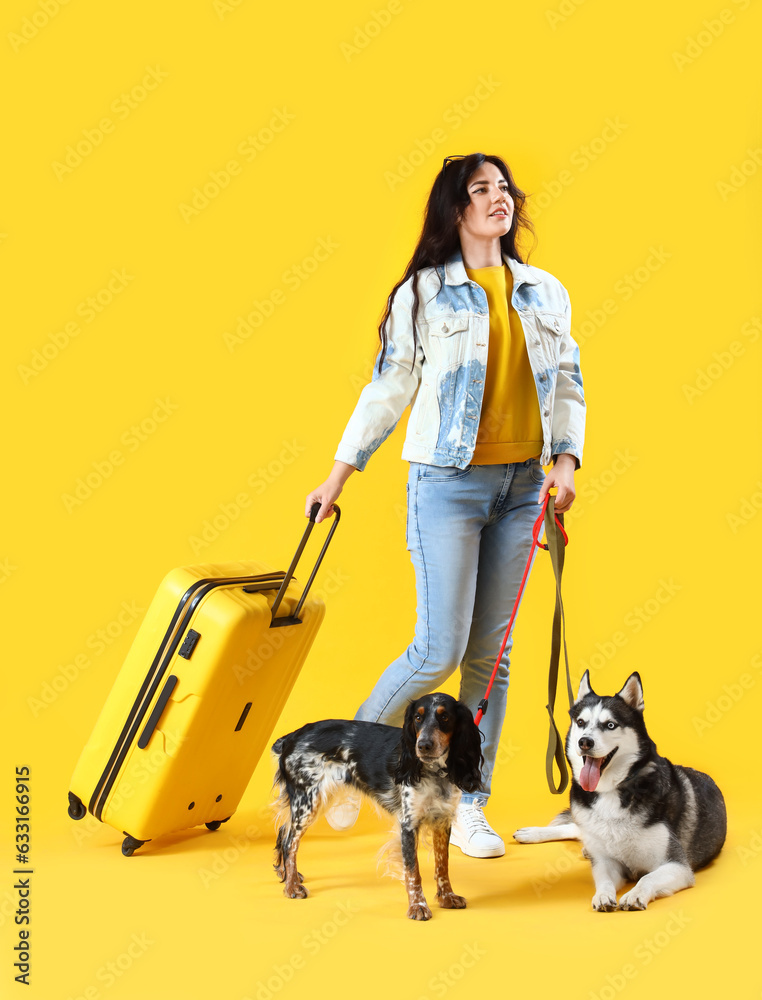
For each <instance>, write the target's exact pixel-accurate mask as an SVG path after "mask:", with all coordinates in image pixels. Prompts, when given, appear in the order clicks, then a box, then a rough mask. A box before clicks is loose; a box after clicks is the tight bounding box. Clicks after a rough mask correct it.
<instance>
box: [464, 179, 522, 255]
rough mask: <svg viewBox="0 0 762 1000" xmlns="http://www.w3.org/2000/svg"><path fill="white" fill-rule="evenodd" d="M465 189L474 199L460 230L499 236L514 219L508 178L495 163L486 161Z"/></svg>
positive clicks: (494, 236)
mask: <svg viewBox="0 0 762 1000" xmlns="http://www.w3.org/2000/svg"><path fill="white" fill-rule="evenodd" d="M466 190H467V191H468V194H469V196H470V198H471V202H470V204H469V205H468V206H467V207H466V210H465V212H464V213H463V217H462V219H461V221H460V222H459V223H458V230H459V232H460V233H461V235H462V234H463V232H466V233H468V234H469V235H471V236H475V237H482V238H484V237H492V238H493V239H494V238H498V239H499V238H500V237H501V236H505V234H506V233H507V232H508V231H509V229H510V228H511V223H512V222H513V199H512V198H511V196H510V194H509V193H508V181H507V180H506V179H505V177H503V175H502V174H501V173H500V171H499V170H498V168H497V167H496V166H495V164H494V163H489V162H487V163H483V164H482V165H481V166H480V167H479V169H478V170H476V171H474V173H473V174H472V175H471V177H470V178H469V180H468V184H467V186H466Z"/></svg>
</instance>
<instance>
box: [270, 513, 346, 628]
mask: <svg viewBox="0 0 762 1000" xmlns="http://www.w3.org/2000/svg"><path fill="white" fill-rule="evenodd" d="M320 507H321V505H320V504H319V503H314V504H313V505H312V508H311V509H310V521H309V524H308V525H307V527H306V528H305V529H304V534H303V535H302V540H301V541H300V542H299V546H298V548H297V550H296V552H295V553H294V558H293V559H292V560H291V565H290V566H289V567H288V569H287V570H286V575H285V576H284V578H283V583H281V585H280V590H279V591H278V593H277V594H276V596H275V600H274V601H273V606H272V621H271V622H270V628H281V627H282V626H284V625H301V624H302V620H301V618H300V617H299V612H300V611H301V610H302V607H303V606H304V602H305V601H306V599H307V594H308V593H309V590H310V587H311V586H312V581H313V580H314V579H315V574H316V573H317V571H318V569H320V564H321V562H322V561H323V556H324V555H325V553H326V549H327V548H328V546H329V545H330V543H331V539H332V538H333V533H334V531H336V528H337V527H338V524H339V521H340V519H341V510H340V508H339V507H338V506H337V505H336V504H334V505H333V509H334V512H335V514H336V518H335V520H334V522H333V524H332V525H331V530H330V531H329V532H328V537H327V538H326V540H325V542H324V543H323V548H322V549H321V550H320V555H319V556H318V557H317V561H316V563H315V565H314V567H313V569H312V572H311V573H310V578H309V580H307V583H306V585H305V587H304V591H303V592H302V596H301V597H300V598H299V603H298V604H297V606H296V607H295V608H294V613H293V614H292V615H286V616H285V617H283V618H276V617H275V612H276V611H277V610H278V608H279V607H280V602H281V601H282V600H283V595H284V594H285V593H286V589H287V587H288V585H289V583H290V582H291V578H292V577H293V575H294V570H295V569H296V564H297V563H298V562H299V557H300V556H301V554H302V552H303V551H304V546H305V545H306V544H307V539H308V538H309V537H310V534H311V533H312V529H313V528H314V527H315V518H316V517H317V515H318V511H319V510H320Z"/></svg>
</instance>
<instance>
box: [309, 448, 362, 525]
mask: <svg viewBox="0 0 762 1000" xmlns="http://www.w3.org/2000/svg"><path fill="white" fill-rule="evenodd" d="M356 471H357V470H356V468H355V467H354V465H347V463H346V462H335V463H334V466H333V469H332V470H331V474H330V476H329V477H328V478H327V479H326V481H325V482H324V483H321V484H320V486H318V487H317V489H314V490H313V491H312V492H311V493H310V494H308V496H307V503H306V506H305V510H304V514H305V517H309V516H310V511H311V510H312V505H313V504H315V503H319V504H320V510H319V511H318V514H317V517H316V518H315V523H316V524H320V522H321V521H324V520H325V519H326V518H327V517H332V516H333V504H334V501H335V500H337V499H338V497H339V494H340V493H341V491H342V490H343V489H344V483H346V481H347V480H348V479H349V477H350V476H351V475H352V473H353V472H356Z"/></svg>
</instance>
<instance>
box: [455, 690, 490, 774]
mask: <svg viewBox="0 0 762 1000" xmlns="http://www.w3.org/2000/svg"><path fill="white" fill-rule="evenodd" d="M481 741H482V734H481V733H480V732H479V727H478V726H477V725H476V723H475V722H474V717H473V715H471V709H470V708H469V707H468V705H464V704H463V702H462V701H458V702H456V707H455V728H454V729H453V732H452V736H451V737H450V751H449V753H448V755H447V774H448V776H449V778H450V781H452V783H453V784H454V785H457V786H458V788H460V789H461V790H462V791H464V792H480V791H482V790H483V789H482V771H481V768H482V763H483V761H484V757H483V756H482V743H481Z"/></svg>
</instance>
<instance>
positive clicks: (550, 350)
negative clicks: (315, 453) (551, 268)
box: [307, 153, 585, 857]
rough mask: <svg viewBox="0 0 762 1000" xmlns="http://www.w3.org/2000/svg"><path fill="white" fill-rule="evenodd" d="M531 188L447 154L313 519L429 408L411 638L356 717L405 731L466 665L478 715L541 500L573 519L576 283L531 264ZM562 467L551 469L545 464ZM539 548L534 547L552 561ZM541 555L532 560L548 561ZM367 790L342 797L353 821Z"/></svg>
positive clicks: (418, 445)
mask: <svg viewBox="0 0 762 1000" xmlns="http://www.w3.org/2000/svg"><path fill="white" fill-rule="evenodd" d="M524 201H525V196H524V193H523V192H522V191H521V190H520V189H519V188H518V187H517V186H516V184H515V182H514V180H513V177H512V175H511V172H510V170H509V168H508V166H507V165H506V164H505V163H504V162H503V160H502V159H500V157H498V156H487V155H485V154H483V153H472V154H470V155H469V156H462V157H447V159H445V161H444V163H443V165H442V170H441V171H440V172H439V174H438V175H437V178H436V180H435V181H434V185H433V187H432V189H431V193H430V195H429V199H428V204H427V206H426V213H425V217H424V224H423V230H422V233H421V236H420V239H419V241H418V245H417V247H416V249H415V252H414V254H413V257H412V259H411V261H410V263H409V264H408V267H407V270H406V271H405V274H404V275H403V277H402V278H401V279H400V281H399V282H398V283H397V285H395V287H394V289H393V290H392V292H391V294H390V296H389V300H388V302H387V307H386V311H385V313H384V316H383V318H382V321H381V323H380V325H379V336H380V339H381V350H380V353H379V356H378V363H377V365H376V366H375V368H374V371H373V378H372V381H371V382H370V383H369V384H368V385H367V386H365V388H364V389H363V391H362V393H361V395H360V398H359V400H358V402H357V405H356V407H355V410H354V412H353V414H352V416H351V418H350V420H349V423H348V424H347V427H346V430H345V432H344V435H343V437H342V439H341V442H340V444H339V447H338V451H337V452H336V456H335V464H334V467H333V470H332V472H331V474H330V475H329V477H328V479H326V481H325V482H324V483H322V485H320V486H318V487H317V489H315V490H313V491H312V492H311V493H310V494H309V496H308V497H307V512H309V510H310V507H311V506H312V504H313V503H315V502H316V501H319V502H320V504H321V507H320V512H319V514H318V516H317V520H318V521H321V520H323V519H324V518H325V517H330V515H331V513H332V510H333V507H332V505H333V502H334V501H335V500H336V499H337V497H338V496H339V494H340V493H341V491H342V489H343V487H344V484H345V483H346V481H347V479H348V478H349V476H350V475H351V474H352V473H353V472H354V471H355V470H360V471H362V470H363V469H364V468H365V465H366V464H367V462H368V459H369V458H370V456H371V455H372V453H373V452H374V451H375V449H376V448H378V446H379V445H380V444H382V442H383V441H384V440H385V439H386V438H387V437H388V435H389V434H391V432H392V431H393V430H394V427H395V426H396V424H397V421H398V420H399V418H400V416H401V415H402V413H403V411H404V410H405V408H406V407H407V406H408V404H409V403H411V402H412V403H413V407H412V411H411V414H410V419H409V422H408V427H407V436H406V439H405V445H404V448H403V451H402V457H403V459H407V460H408V461H409V462H410V470H409V474H408V484H407V489H408V512H407V547H408V550H409V552H410V553H411V557H412V561H413V565H414V567H415V574H416V591H417V601H418V606H417V623H416V628H415V637H414V639H413V641H412V643H411V644H410V646H409V647H408V648H407V649H406V650H405V652H404V653H402V655H401V656H399V657H398V658H397V659H396V660H395V661H394V662H393V663H392V664H391V665H390V666H389V667H388V668H387V669H386V670H385V671H384V673H383V674H382V676H381V677H380V678H379V680H378V682H377V683H376V685H375V687H374V688H373V690H372V692H371V694H370V696H369V697H368V699H367V701H365V703H364V704H363V705H362V706H361V707H360V709H359V711H358V712H357V715H356V716H355V718H357V719H365V720H368V721H372V722H383V723H387V724H388V725H401V723H402V717H403V713H404V710H405V707H406V705H407V703H408V701H409V700H410V699H411V698H417V697H419V696H420V695H421V694H423V693H425V692H428V691H433V690H435V689H436V688H437V687H438V686H439V685H440V684H442V683H443V682H444V681H445V679H446V678H447V677H449V676H450V674H452V673H453V672H454V670H455V669H456V667H458V666H460V670H461V685H460V698H461V699H462V700H463V701H465V702H466V704H467V705H468V706H469V708H470V709H471V711H472V712H474V713H475V712H476V709H477V707H478V704H479V701H480V700H481V698H482V697H483V696H484V692H485V689H486V687H487V682H488V680H489V677H490V674H491V672H492V668H493V666H494V662H495V657H496V655H497V651H498V650H499V648H500V643H501V641H502V637H503V635H504V633H505V629H506V627H507V623H508V619H509V618H510V613H511V610H512V607H513V604H514V601H515V599H516V594H517V593H518V587H519V583H520V581H521V577H522V574H523V571H524V568H525V566H526V563H527V560H528V558H529V554H530V549H531V546H532V542H531V532H532V526H533V524H534V521H535V520H536V518H537V515H538V506H537V505H538V504H541V503H542V502H543V500H544V498H545V494H546V493H547V492H548V490H549V489H550V488H551V487H557V488H558V490H557V495H556V498H555V509H556V510H557V511H559V512H563V511H567V510H569V508H570V507H571V505H572V503H573V501H574V497H575V490H574V472H575V471H576V469H578V468H579V467H580V463H581V460H582V446H583V442H584V424H585V401H584V393H583V388H582V377H581V374H580V368H579V350H578V347H577V345H576V343H575V342H574V340H573V339H572V337H571V334H570V318H571V307H570V303H569V296H568V293H567V292H566V289H565V288H564V287H563V285H562V284H561V283H560V282H559V281H558V280H557V279H556V278H554V277H553V276H552V275H551V274H549V273H548V272H547V271H543V270H540V269H539V268H536V267H533V266H531V265H529V264H526V263H523V262H522V260H521V257H520V255H519V252H518V250H517V247H516V239H517V236H518V235H519V232H520V231H521V230H523V229H526V230H528V231H530V232H531V231H532V227H531V223H530V222H529V220H528V219H527V217H526V215H525V211H524ZM551 460H552V465H551V467H550V469H549V471H548V472H547V474H546V473H545V472H544V471H543V468H542V466H543V465H549V464H550V463H551ZM536 551H537V550H536V548H535V553H536ZM533 558H534V554H533ZM511 647H512V641H511V639H510V638H509V640H508V642H507V643H506V647H505V652H504V655H503V658H502V662H501V665H500V669H499V671H498V675H497V678H496V681H495V685H494V687H493V689H492V694H491V696H490V701H489V710H488V711H487V712H486V714H485V715H484V718H483V720H482V723H481V729H482V732H483V733H484V744H483V748H482V749H483V753H484V768H483V772H482V777H483V785H484V792H483V793H482V794H479V795H465V794H464V795H463V798H462V800H461V805H460V809H459V812H458V819H457V821H456V823H455V824H454V826H453V830H452V836H451V841H452V842H453V843H455V844H456V845H457V846H459V847H460V848H461V850H462V851H463V852H464V853H465V854H468V855H470V856H472V857H499V856H500V855H502V854H504V853H505V845H504V843H503V840H502V839H501V837H500V836H499V835H498V834H497V833H496V832H495V831H494V830H493V829H492V827H491V826H490V825H489V823H488V822H487V820H486V818H485V817H484V814H483V811H482V809H483V806H484V805H485V804H486V802H487V800H488V799H489V795H490V789H491V779H492V771H493V768H494V763H495V755H496V752H497V747H498V741H499V739H500V731H501V729H502V724H503V717H504V715H505V703H506V693H507V687H508V667H509V662H510V661H509V657H510V652H511ZM358 809H359V801H358V800H357V799H356V798H352V799H350V800H349V801H348V802H345V803H342V804H341V805H339V806H336V807H334V809H333V810H332V811H330V812H329V814H328V820H329V822H330V823H331V825H332V826H334V827H335V828H336V829H341V828H345V827H347V826H351V825H352V823H353V822H354V819H355V818H356V816H357V811H358Z"/></svg>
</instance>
